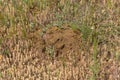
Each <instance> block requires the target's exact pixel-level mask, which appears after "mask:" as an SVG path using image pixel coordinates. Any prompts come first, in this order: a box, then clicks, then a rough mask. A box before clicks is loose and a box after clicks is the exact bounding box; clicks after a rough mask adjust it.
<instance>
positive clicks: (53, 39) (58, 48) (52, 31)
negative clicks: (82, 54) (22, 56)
mask: <svg viewBox="0 0 120 80" xmlns="http://www.w3.org/2000/svg"><path fill="white" fill-rule="evenodd" d="M43 39H44V41H45V46H46V48H54V53H55V57H58V56H61V55H62V56H67V55H68V54H69V53H73V54H75V53H79V49H80V43H81V35H80V32H78V31H73V30H72V29H71V28H70V27H64V28H58V27H51V28H49V29H48V30H47V31H46V33H45V34H44V35H43Z"/></svg>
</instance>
